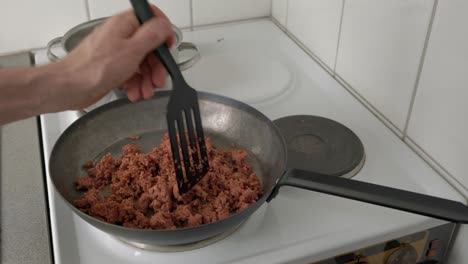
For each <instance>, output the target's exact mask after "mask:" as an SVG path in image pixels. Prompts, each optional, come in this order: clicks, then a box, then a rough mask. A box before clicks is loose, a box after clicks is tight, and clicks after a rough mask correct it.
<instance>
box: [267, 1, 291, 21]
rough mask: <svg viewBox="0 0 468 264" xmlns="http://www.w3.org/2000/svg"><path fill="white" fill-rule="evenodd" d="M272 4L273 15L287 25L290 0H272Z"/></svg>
mask: <svg viewBox="0 0 468 264" xmlns="http://www.w3.org/2000/svg"><path fill="white" fill-rule="evenodd" d="M271 5H272V6H271V16H272V17H274V18H275V19H276V20H277V21H278V22H279V23H280V24H281V25H283V26H286V17H287V12H288V0H272V1H271Z"/></svg>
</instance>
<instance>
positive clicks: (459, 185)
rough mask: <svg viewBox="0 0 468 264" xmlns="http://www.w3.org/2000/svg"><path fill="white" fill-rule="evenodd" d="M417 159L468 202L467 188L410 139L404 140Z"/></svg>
mask: <svg viewBox="0 0 468 264" xmlns="http://www.w3.org/2000/svg"><path fill="white" fill-rule="evenodd" d="M404 142H405V143H406V145H407V146H409V147H410V148H411V149H412V150H413V151H414V152H415V153H416V154H417V155H418V156H419V157H421V158H422V159H423V160H424V161H425V162H426V163H427V164H428V165H429V167H431V168H432V169H433V170H435V171H436V172H437V173H438V174H439V175H440V176H441V177H442V178H444V180H445V181H446V182H447V183H448V184H449V185H450V186H452V187H453V188H455V189H456V190H457V191H458V192H459V193H460V194H461V195H462V196H463V197H464V198H465V199H467V200H468V188H466V187H465V186H464V185H463V184H462V183H461V182H460V181H459V180H458V179H457V178H456V177H454V176H453V175H452V174H451V173H450V172H449V171H448V170H447V169H446V168H445V167H444V166H442V165H441V164H440V163H439V162H438V161H437V160H436V159H435V158H433V157H432V156H431V155H430V154H429V153H427V152H426V151H425V150H424V149H423V148H422V147H421V146H420V145H419V144H418V143H416V142H415V141H414V140H413V139H411V138H406V139H405V140H404Z"/></svg>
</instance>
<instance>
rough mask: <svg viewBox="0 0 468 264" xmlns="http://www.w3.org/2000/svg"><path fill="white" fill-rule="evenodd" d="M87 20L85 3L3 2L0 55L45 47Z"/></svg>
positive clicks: (71, 0) (0, 7) (73, 0)
mask: <svg viewBox="0 0 468 264" xmlns="http://www.w3.org/2000/svg"><path fill="white" fill-rule="evenodd" d="M86 20H87V15H86V8H85V5H84V2H83V1H78V0H41V1H31V0H14V1H1V2H0V54H3V53H10V52H13V51H18V50H25V49H31V48H38V47H44V46H45V45H46V44H47V42H49V40H51V39H52V38H55V37H58V36H61V35H63V34H64V33H65V32H66V31H67V30H68V29H70V28H71V27H73V26H75V25H76V24H79V23H82V22H84V21H86Z"/></svg>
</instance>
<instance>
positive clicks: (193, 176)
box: [130, 0, 209, 194]
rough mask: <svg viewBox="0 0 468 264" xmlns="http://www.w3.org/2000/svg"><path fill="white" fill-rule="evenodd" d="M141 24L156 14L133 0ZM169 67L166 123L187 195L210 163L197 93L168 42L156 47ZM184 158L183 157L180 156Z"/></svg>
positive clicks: (181, 185)
mask: <svg viewBox="0 0 468 264" xmlns="http://www.w3.org/2000/svg"><path fill="white" fill-rule="evenodd" d="M130 2H131V4H132V6H133V8H134V9H135V13H136V15H137V17H138V19H139V21H140V23H141V24H143V23H145V22H146V21H148V20H150V19H151V18H153V17H154V14H153V12H152V11H151V7H150V5H149V4H148V2H147V1H146V0H130ZM155 55H156V56H157V57H158V58H159V59H160V60H161V62H162V63H163V65H164V66H165V67H166V69H167V71H168V72H169V75H170V76H171V79H172V86H173V90H172V93H171V97H170V99H169V104H168V106H167V126H168V132H169V138H170V142H171V151H172V158H173V161H174V169H175V174H176V179H177V185H178V187H179V193H180V194H184V193H186V192H188V191H189V190H190V188H192V187H193V186H194V185H195V184H197V183H198V182H199V181H200V180H201V179H202V178H203V176H205V174H206V173H207V172H208V169H209V162H208V154H207V150H206V145H205V137H204V133H203V126H202V121H201V117H200V108H199V105H198V96H197V92H196V91H195V89H193V88H192V87H190V86H189V85H188V84H187V82H186V81H185V79H184V77H183V76H182V73H181V72H180V69H179V67H178V66H177V64H176V62H175V60H174V58H173V57H172V55H171V53H170V51H169V49H168V48H167V45H166V44H163V45H162V46H161V47H159V48H158V49H156V50H155ZM181 157H182V158H181Z"/></svg>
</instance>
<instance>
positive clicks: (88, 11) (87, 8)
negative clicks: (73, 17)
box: [84, 0, 91, 21]
mask: <svg viewBox="0 0 468 264" xmlns="http://www.w3.org/2000/svg"><path fill="white" fill-rule="evenodd" d="M84 5H85V9H86V16H87V18H88V21H89V20H91V9H90V8H89V0H84Z"/></svg>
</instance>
